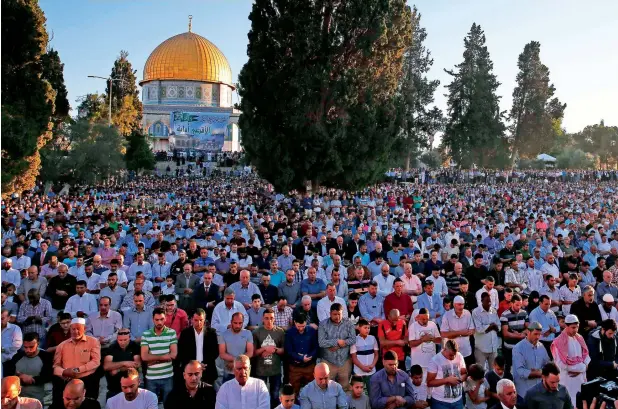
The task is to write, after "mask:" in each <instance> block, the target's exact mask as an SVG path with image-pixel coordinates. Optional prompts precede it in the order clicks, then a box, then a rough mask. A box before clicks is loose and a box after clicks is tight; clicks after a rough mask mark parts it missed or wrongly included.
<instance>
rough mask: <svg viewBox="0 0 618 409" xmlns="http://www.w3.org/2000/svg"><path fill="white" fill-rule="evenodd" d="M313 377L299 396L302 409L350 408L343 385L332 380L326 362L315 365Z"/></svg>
mask: <svg viewBox="0 0 618 409" xmlns="http://www.w3.org/2000/svg"><path fill="white" fill-rule="evenodd" d="M313 378H314V379H313V381H311V382H309V383H308V384H307V386H305V387H304V388H303V390H302V391H301V392H300V396H299V397H298V399H299V401H300V407H301V409H348V401H347V398H346V394H345V393H344V391H343V388H342V387H341V385H339V384H338V383H337V382H335V381H333V380H332V377H331V376H330V372H329V366H328V365H327V364H326V363H324V362H320V363H319V364H317V365H316V366H315V369H314V370H313Z"/></svg>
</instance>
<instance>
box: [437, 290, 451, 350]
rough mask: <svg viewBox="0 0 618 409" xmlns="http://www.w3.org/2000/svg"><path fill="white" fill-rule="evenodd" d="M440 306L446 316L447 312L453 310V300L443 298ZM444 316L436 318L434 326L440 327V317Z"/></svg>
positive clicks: (447, 297)
mask: <svg viewBox="0 0 618 409" xmlns="http://www.w3.org/2000/svg"><path fill="white" fill-rule="evenodd" d="M442 306H443V307H444V314H446V312H447V311H450V310H451V308H453V300H452V299H451V297H449V296H446V297H444V299H443V300H442ZM444 314H442V315H440V316H439V317H438V318H436V324H438V327H441V326H442V317H443V316H444ZM438 352H440V350H438Z"/></svg>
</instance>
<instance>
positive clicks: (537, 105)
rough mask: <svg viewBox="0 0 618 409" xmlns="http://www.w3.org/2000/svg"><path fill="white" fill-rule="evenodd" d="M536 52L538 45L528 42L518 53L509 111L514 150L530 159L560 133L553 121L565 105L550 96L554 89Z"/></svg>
mask: <svg viewBox="0 0 618 409" xmlns="http://www.w3.org/2000/svg"><path fill="white" fill-rule="evenodd" d="M540 52H541V44H540V43H539V42H537V41H531V42H530V43H528V44H526V46H525V47H524V51H523V52H522V53H521V54H520V55H519V59H518V61H517V66H518V68H519V72H518V73H517V78H516V81H517V86H516V87H515V89H514V90H513V107H512V108H511V114H510V117H511V120H512V121H513V125H512V127H511V133H512V137H513V145H514V149H515V150H516V151H517V153H518V154H519V156H521V157H525V158H531V159H534V158H536V157H537V156H538V155H539V154H541V153H547V152H549V151H550V149H551V148H552V147H553V146H554V144H555V141H556V139H557V138H559V136H560V135H559V133H557V132H556V127H555V125H554V124H555V121H561V119H562V117H563V115H564V109H565V108H566V104H562V103H560V101H559V100H558V98H554V97H553V96H554V93H555V91H556V89H555V87H554V85H553V84H550V82H549V69H548V68H547V67H546V66H545V65H544V64H543V63H541V57H540ZM559 130H560V128H559V127H558V131H559Z"/></svg>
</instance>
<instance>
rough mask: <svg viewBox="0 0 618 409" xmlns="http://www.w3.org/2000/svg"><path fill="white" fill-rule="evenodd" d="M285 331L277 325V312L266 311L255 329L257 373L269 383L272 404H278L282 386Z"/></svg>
mask: <svg viewBox="0 0 618 409" xmlns="http://www.w3.org/2000/svg"><path fill="white" fill-rule="evenodd" d="M284 343H285V332H284V330H283V329H282V328H281V327H276V326H275V312H274V311H273V310H272V309H270V308H269V309H267V310H266V311H264V315H263V316H262V325H261V326H260V327H258V328H257V329H256V330H255V331H253V345H254V348H255V352H254V354H253V355H254V356H255V374H256V375H257V377H258V378H260V379H261V380H263V381H264V383H267V384H268V385H269V389H270V404H271V406H276V405H277V401H278V400H279V389H280V388H281V356H282V355H283V353H284V349H283V346H284Z"/></svg>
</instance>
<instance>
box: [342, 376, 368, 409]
mask: <svg viewBox="0 0 618 409" xmlns="http://www.w3.org/2000/svg"><path fill="white" fill-rule="evenodd" d="M364 388H365V381H364V379H363V378H362V377H361V376H358V375H353V376H352V379H351V380H350V392H348V395H347V399H348V408H349V409H371V405H370V404H369V396H367V395H366V394H365V393H364Z"/></svg>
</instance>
